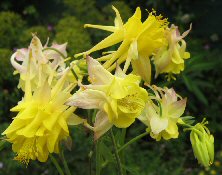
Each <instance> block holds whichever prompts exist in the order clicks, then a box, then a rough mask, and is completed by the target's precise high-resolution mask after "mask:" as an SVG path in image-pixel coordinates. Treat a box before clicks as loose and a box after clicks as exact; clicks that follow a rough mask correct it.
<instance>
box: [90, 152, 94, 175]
mask: <svg viewBox="0 0 222 175" xmlns="http://www.w3.org/2000/svg"><path fill="white" fill-rule="evenodd" d="M92 156H93V149H92V150H91V151H90V152H89V175H92Z"/></svg>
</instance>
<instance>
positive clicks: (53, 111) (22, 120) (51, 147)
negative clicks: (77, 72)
mask: <svg viewBox="0 0 222 175" xmlns="http://www.w3.org/2000/svg"><path fill="white" fill-rule="evenodd" d="M28 67H29V66H28ZM68 71H69V69H67V70H66V71H65V73H64V75H63V76H62V77H61V78H60V79H59V80H58V81H57V82H56V83H55V85H54V86H53V87H52V88H51V87H50V85H49V84H48V81H45V83H44V84H43V86H41V87H38V88H37V89H35V90H34V92H33V93H32V90H31V89H32V88H31V81H30V73H29V71H28V72H27V79H26V81H25V96H24V98H23V99H22V100H21V101H20V102H19V103H18V105H17V106H15V107H13V108H12V109H11V111H13V112H18V114H17V116H16V117H15V118H14V119H13V121H12V123H11V124H10V126H9V127H8V128H7V129H6V130H5V131H4V132H3V135H6V140H7V141H9V142H11V143H12V149H13V151H14V152H16V154H17V156H16V157H15V160H18V161H20V162H22V163H24V164H28V163H29V160H30V159H32V160H35V159H38V160H39V161H41V162H45V161H46V160H47V158H48V155H49V153H58V152H59V142H60V141H61V140H66V139H67V137H68V136H69V130H68V127H67V120H69V118H70V117H73V114H72V113H73V112H74V110H75V107H69V106H66V105H65V104H64V103H65V102H66V100H67V99H68V98H70V97H71V94H70V92H71V90H72V89H73V88H74V86H75V85H74V84H70V85H68V86H66V85H65V83H66V78H67V74H68Z"/></svg>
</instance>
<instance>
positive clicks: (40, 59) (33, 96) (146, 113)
mask: <svg viewBox="0 0 222 175" xmlns="http://www.w3.org/2000/svg"><path fill="white" fill-rule="evenodd" d="M113 10H114V11H115V13H116V18H115V20H114V24H115V25H114V26H101V25H92V24H86V25H85V27H91V28H97V29H101V30H106V31H109V32H112V34H111V35H109V36H108V37H107V38H105V39H104V40H102V41H101V42H99V43H98V44H96V45H95V46H94V47H92V48H91V49H89V50H88V51H85V52H83V53H79V54H76V55H75V56H76V57H78V56H81V55H84V58H85V57H86V59H80V60H74V61H71V63H70V64H69V65H67V64H66V61H67V60H70V58H67V53H66V43H65V44H62V45H58V44H53V45H52V46H51V47H48V46H47V44H46V45H45V46H42V44H41V42H40V40H39V39H38V37H37V36H35V35H34V36H33V39H32V41H31V44H30V46H29V48H28V49H19V50H17V51H16V52H15V53H14V54H13V55H12V57H11V63H12V65H13V67H14V68H15V69H16V70H15V73H19V75H20V81H19V87H20V88H21V89H22V90H23V92H24V97H23V98H22V100H21V101H20V102H19V103H18V105H16V106H15V107H13V108H12V109H11V111H13V112H17V113H18V114H17V116H16V117H15V118H14V119H13V121H12V123H11V124H10V125H9V127H8V128H7V129H6V130H5V131H4V132H3V135H5V136H6V140H7V141H8V142H10V143H12V150H13V151H14V152H15V153H16V157H15V160H18V161H20V162H22V163H24V164H28V163H29V161H30V160H36V159H38V160H39V161H41V162H45V161H46V160H47V159H48V156H49V154H50V153H59V151H60V146H59V145H60V142H61V141H62V140H66V139H67V138H68V137H69V129H68V125H69V124H70V125H77V124H84V126H85V127H87V128H89V129H91V130H92V131H93V132H94V138H95V139H99V138H100V137H101V136H102V135H104V134H105V133H106V132H107V131H108V130H109V129H110V128H112V127H113V126H115V127H117V128H128V127H129V126H130V125H131V124H132V123H134V122H135V120H136V119H139V120H140V121H141V122H142V123H144V124H145V125H146V127H147V129H146V132H148V133H149V134H150V136H151V137H152V138H153V139H155V140H157V141H159V140H161V139H162V138H163V139H165V140H169V139H172V138H174V139H175V138H178V136H179V131H178V124H180V125H182V126H185V127H188V129H187V130H191V136H190V139H191V143H192V147H193V150H194V154H195V156H196V158H197V159H198V161H199V162H200V163H201V164H203V165H204V166H209V165H210V164H211V163H212V162H213V159H214V147H213V143H214V139H213V136H212V135H210V132H209V130H208V129H207V128H206V126H205V123H200V124H197V125H195V126H191V125H189V123H188V122H189V117H188V118H187V117H182V115H183V114H184V111H185V107H186V102H187V100H186V98H182V97H180V96H179V95H178V94H177V93H176V92H175V91H174V89H173V88H167V87H164V88H161V87H157V86H155V85H152V86H151V85H150V84H151V63H153V64H154V66H155V70H156V76H158V75H159V74H161V73H167V74H170V75H171V74H179V73H180V72H181V71H183V70H184V60H185V59H187V58H189V57H190V54H189V52H187V51H186V42H185V41H184V37H185V36H186V35H187V34H188V33H189V31H190V29H189V30H188V31H186V32H184V33H183V34H182V35H180V33H179V31H178V27H177V26H174V25H171V27H168V25H169V24H168V21H167V19H166V18H163V17H162V16H161V15H159V16H158V15H156V12H155V11H154V10H153V11H152V12H150V13H149V14H148V17H147V18H146V20H145V21H143V22H142V21H141V10H140V8H139V7H138V8H137V9H136V11H135V13H134V15H133V16H132V17H130V18H129V19H128V21H127V22H126V23H125V24H124V23H123V21H122V19H121V16H120V13H119V11H118V10H117V9H116V8H115V7H113ZM118 43H120V46H119V48H118V49H117V50H116V51H108V52H106V53H104V55H103V56H101V57H99V58H97V59H93V58H92V57H90V56H89V54H91V53H92V52H95V51H98V50H101V49H104V48H107V47H110V46H113V45H115V44H118ZM151 61H152V62H151ZM130 66H132V72H130V73H128V72H129V70H131V69H129V67H130ZM121 67H122V68H121ZM114 69H115V73H114V74H112V71H113V70H114ZM84 76H88V77H87V78H86V79H83V77H84ZM83 80H84V81H83ZM85 80H86V81H85ZM87 80H88V82H87ZM141 80H143V81H144V82H145V84H144V85H143V84H141ZM83 82H84V83H83ZM77 84H78V86H79V89H78V90H77V91H76V92H75V91H74V87H75V86H76V85H77ZM77 107H78V108H82V109H96V110H95V111H96V116H95V118H94V116H91V117H92V120H91V121H90V123H91V122H92V123H93V125H92V126H91V125H89V124H88V123H87V120H86V119H85V118H80V117H78V116H76V115H75V114H74V111H75V109H76V108H77ZM145 134H147V133H145Z"/></svg>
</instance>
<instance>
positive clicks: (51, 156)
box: [49, 154, 64, 175]
mask: <svg viewBox="0 0 222 175" xmlns="http://www.w3.org/2000/svg"><path fill="white" fill-rule="evenodd" d="M49 157H50V159H51V161H52V163H53V164H54V165H55V167H56V169H57V171H58V172H59V174H60V175H64V173H63V171H62V168H61V167H60V166H59V164H58V162H57V160H56V159H55V157H54V156H53V155H52V154H49Z"/></svg>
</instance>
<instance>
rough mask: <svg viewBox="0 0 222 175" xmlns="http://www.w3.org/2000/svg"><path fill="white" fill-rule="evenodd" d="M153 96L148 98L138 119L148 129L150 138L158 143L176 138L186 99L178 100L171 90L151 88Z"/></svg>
mask: <svg viewBox="0 0 222 175" xmlns="http://www.w3.org/2000/svg"><path fill="white" fill-rule="evenodd" d="M150 88H151V89H153V91H154V93H155V96H150V100H148V102H147V104H146V107H145V110H144V112H143V113H142V115H141V116H140V117H139V120H141V121H142V122H143V123H144V124H145V125H147V126H148V127H149V130H150V135H151V137H152V138H154V139H156V140H157V141H159V140H160V139H161V138H162V137H163V138H164V139H166V140H168V139H171V138H177V137H178V135H179V132H178V127H177V122H178V121H179V117H180V116H181V115H182V114H183V113H184V110H185V106H186V99H180V100H178V95H177V94H176V92H175V91H174V90H173V89H172V88H171V89H167V88H165V89H162V88H159V87H155V86H153V88H152V87H150Z"/></svg>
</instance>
